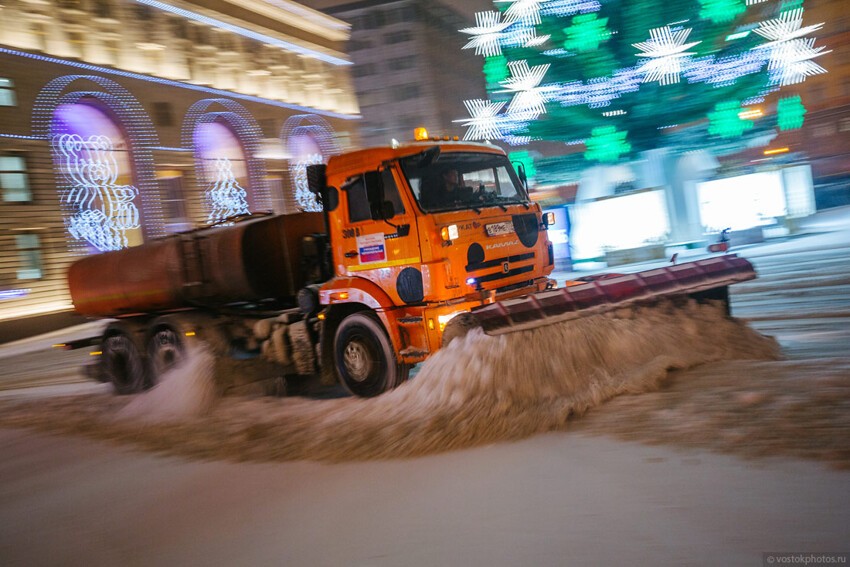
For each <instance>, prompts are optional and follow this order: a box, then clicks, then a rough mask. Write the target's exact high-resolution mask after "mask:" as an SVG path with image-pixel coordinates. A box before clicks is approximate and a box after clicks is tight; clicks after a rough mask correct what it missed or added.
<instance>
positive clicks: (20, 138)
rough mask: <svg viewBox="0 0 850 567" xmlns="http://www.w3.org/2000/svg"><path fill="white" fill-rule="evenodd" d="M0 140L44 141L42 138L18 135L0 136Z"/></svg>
mask: <svg viewBox="0 0 850 567" xmlns="http://www.w3.org/2000/svg"><path fill="white" fill-rule="evenodd" d="M0 138H13V139H16V140H44V139H46V138H44V137H42V136H22V135H20V134H0Z"/></svg>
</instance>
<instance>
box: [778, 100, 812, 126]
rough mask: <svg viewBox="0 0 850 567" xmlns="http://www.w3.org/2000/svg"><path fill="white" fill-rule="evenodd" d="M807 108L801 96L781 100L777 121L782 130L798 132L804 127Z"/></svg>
mask: <svg viewBox="0 0 850 567" xmlns="http://www.w3.org/2000/svg"><path fill="white" fill-rule="evenodd" d="M805 114H806V107H805V106H803V101H802V100H800V97H799V96H789V97H786V98H781V99H779V102H778V103H777V105H776V115H777V116H776V119H777V121H778V122H779V129H780V130H796V129H798V128H802V127H803V116H805Z"/></svg>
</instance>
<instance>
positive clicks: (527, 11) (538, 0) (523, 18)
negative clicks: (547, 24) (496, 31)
mask: <svg viewBox="0 0 850 567" xmlns="http://www.w3.org/2000/svg"><path fill="white" fill-rule="evenodd" d="M543 1H544V0H494V3H497V4H504V3H509V4H510V7H509V8H508V9H507V10H506V11H505V20H507V21H508V22H521V23H523V24H526V25H529V26H536V25H537V24H539V23H540V4H542V3H543Z"/></svg>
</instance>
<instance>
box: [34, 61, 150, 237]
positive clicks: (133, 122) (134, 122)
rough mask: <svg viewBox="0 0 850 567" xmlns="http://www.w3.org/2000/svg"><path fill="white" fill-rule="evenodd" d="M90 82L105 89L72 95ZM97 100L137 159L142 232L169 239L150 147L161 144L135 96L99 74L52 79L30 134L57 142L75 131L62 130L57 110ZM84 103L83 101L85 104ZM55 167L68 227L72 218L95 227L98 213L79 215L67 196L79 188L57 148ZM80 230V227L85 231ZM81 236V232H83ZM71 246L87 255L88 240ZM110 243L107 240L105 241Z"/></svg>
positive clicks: (40, 95)
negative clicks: (61, 106) (119, 129)
mask: <svg viewBox="0 0 850 567" xmlns="http://www.w3.org/2000/svg"><path fill="white" fill-rule="evenodd" d="M85 82H90V83H94V84H96V85H97V86H98V87H100V88H101V89H102V90H100V91H92V90H79V91H71V87H72V86H74V85H75V84H79V83H85ZM87 100H91V101H97V102H98V103H100V104H101V105H103V106H104V107H105V108H107V109H109V111H110V112H111V113H112V114H113V115H114V116H115V117H116V118H117V119H118V121H119V122H120V124H121V125H122V127H123V129H124V132H125V133H126V136H127V143H128V145H129V147H128V151H129V153H130V155H132V156H133V173H134V187H135V188H136V189H137V190H138V194H139V196H140V201H141V203H140V204H141V214H142V216H143V217H144V219H145V225H144V227H143V231H144V234H145V236H146V237H150V238H159V237H161V236H165V234H166V232H165V222H164V217H163V211H162V204H161V203H162V200H161V199H160V195H159V185H158V184H157V181H156V173H155V167H154V161H153V154H152V152H151V148H152V147H155V146H158V145H159V140H158V138H157V135H156V131H155V130H154V128H153V123H152V122H151V119H150V117H149V116H148V114H147V113H146V112H145V110H144V109H143V108H142V106H141V104H140V103H139V101H138V100H136V98H135V97H134V96H133V95H132V94H130V92H129V91H127V90H126V89H124V88H123V87H122V86H121V85H119V84H118V83H116V82H114V81H112V80H110V79H107V78H105V77H99V76H96V75H65V76H62V77H57V78H55V79H53V80H51V81H50V82H49V83H47V85H45V86H44V87H43V88H42V89H41V91H39V93H38V95H36V98H35V101H34V103H33V112H32V131H33V133H34V134H35V135H36V136H38V137H41V138H43V139H48V140H55V139H57V136H59V135H61V134H74V132H68V131H60V130H59V123H58V122H57V121H56V119H55V112H56V110H57V109H58V108H59V106H60V105H66V104H67V105H76V104H86V103H85V101H87ZM81 101H82V102H81ZM51 147H52V148H53V150H54V151H53V158H54V167H55V168H56V173H57V175H58V177H59V178H60V179H61V180H62V182H60V183H59V187H58V190H59V196H60V199H59V201H60V203H61V206H62V212H63V216H64V218H65V222H66V225H67V226H68V227H69V232H70V226H71V224H72V222H71V219H73V218H75V216H76V218H77V221H76V223H77V226H80V227H82V226H84V225H87V226H88V225H90V226H95V225H96V223H97V222H98V220H97V219H95V218H94V216H95V214H94V213H86V214H84V215H83V216H82V217H80V216H79V215H80V213H81V211H80V210H79V209H77V208H75V207H74V206H73V205H72V203H71V202H69V201H68V199H67V195H68V193H69V192H72V191H74V190H75V185H74V184H73V183H72V182H70V181H69V179H68V178H67V177H66V171H67V167H66V164H65V163H64V161H63V159H64V158H63V154H62V152H61V150H60V149H59V148H58V147H57V146H55V145H53V146H51ZM101 220H102V219H101ZM81 230H82V229H81ZM78 234H83V232H79V231H78ZM71 236H72V239H71V241H70V243H69V249H70V250H71V252H72V253H77V254H86V253H88V245H87V244H86V243H87V242H88V240H86V239H84V238H80V237H77V236H74V234H73V233H71ZM106 241H107V240H104V242H106Z"/></svg>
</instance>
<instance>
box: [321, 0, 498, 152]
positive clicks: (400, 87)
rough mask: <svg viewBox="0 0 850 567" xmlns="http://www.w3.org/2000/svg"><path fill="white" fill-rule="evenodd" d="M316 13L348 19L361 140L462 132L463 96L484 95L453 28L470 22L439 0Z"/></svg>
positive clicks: (475, 59) (378, 2)
mask: <svg viewBox="0 0 850 567" xmlns="http://www.w3.org/2000/svg"><path fill="white" fill-rule="evenodd" d="M324 11H325V12H326V13H328V14H331V15H332V16H334V17H337V18H339V19H341V20H344V21H346V22H349V23H350V24H351V41H350V42H349V44H348V52H349V53H350V54H351V59H352V61H353V63H354V68H353V70H352V73H353V75H354V85H355V89H356V91H357V98H358V100H359V101H360V110H361V113H362V115H363V121H362V125H361V129H360V132H361V136H362V141H363V144H364V145H386V144H389V143H391V140H393V139H396V140H408V139H411V138H412V135H413V129H414V128H416V127H419V126H423V127H425V128H427V129H428V131H429V133H431V134H432V135H440V136H443V135H462V134H463V128H462V127H461V126H460V125H458V124H456V123H455V122H454V121H456V120H458V119H462V118H467V117H468V116H469V113H468V112H467V111H466V108H465V107H464V104H463V101H464V100H470V99H476V98H479V99H484V98H486V89H485V85H484V74H483V72H482V67H481V65H482V59H481V57H480V56H477V55H475V54H474V52H473V51H472V50H464V49H463V46H464V44H465V43H466V41H467V40H468V36H464V35H463V34H462V33H460V32H459V31H458V30H460V29H462V28H464V27H469V26H470V25H472V24H471V22H469V21H467V20H465V19H464V17H463V16H461V15H460V14H458V13H457V12H455V11H454V10H452V9H451V8H448V7H445V6H444V5H442V4H440V3H439V2H427V3H426V2H418V1H416V0H365V1H361V2H353V3H342V4H339V5H336V6H333V7H328V8H324Z"/></svg>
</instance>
